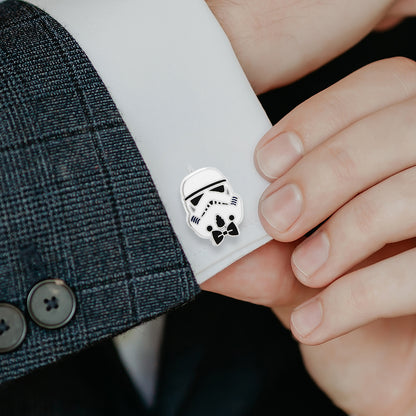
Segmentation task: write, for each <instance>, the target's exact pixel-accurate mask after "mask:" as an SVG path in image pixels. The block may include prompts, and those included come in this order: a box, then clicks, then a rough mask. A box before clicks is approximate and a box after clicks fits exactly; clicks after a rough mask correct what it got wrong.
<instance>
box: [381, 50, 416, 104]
mask: <svg viewBox="0 0 416 416" xmlns="http://www.w3.org/2000/svg"><path fill="white" fill-rule="evenodd" d="M388 61H389V65H388V68H387V70H388V72H389V73H390V74H391V76H392V77H393V78H394V79H396V80H397V81H398V84H399V85H400V86H401V87H402V88H403V90H404V92H405V94H406V96H410V95H412V93H414V90H415V88H416V62H415V61H413V60H412V59H409V58H405V57H402V56H399V57H395V58H391V59H389V60H388Z"/></svg>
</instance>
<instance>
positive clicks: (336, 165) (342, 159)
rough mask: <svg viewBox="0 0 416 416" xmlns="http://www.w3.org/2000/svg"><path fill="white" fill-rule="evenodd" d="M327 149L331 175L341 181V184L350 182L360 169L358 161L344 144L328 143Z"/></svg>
mask: <svg viewBox="0 0 416 416" xmlns="http://www.w3.org/2000/svg"><path fill="white" fill-rule="evenodd" d="M327 151H328V159H327V160H328V161H329V163H328V166H329V170H330V173H331V175H333V176H334V178H335V179H336V180H338V181H340V182H341V186H342V185H343V184H345V183H350V182H351V180H352V179H353V178H354V177H355V176H356V173H357V171H358V169H357V168H358V166H357V163H356V161H355V160H354V158H353V157H352V155H351V153H350V151H349V150H348V149H346V148H345V147H343V146H342V145H339V144H334V143H331V144H329V145H328V147H327ZM338 185H339V184H338Z"/></svg>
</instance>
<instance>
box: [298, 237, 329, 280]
mask: <svg viewBox="0 0 416 416" xmlns="http://www.w3.org/2000/svg"><path fill="white" fill-rule="evenodd" d="M328 256H329V239H328V236H327V234H326V233H325V232H324V231H317V232H316V233H315V234H313V235H312V236H311V237H309V238H308V239H306V240H305V241H304V242H303V243H302V244H300V245H299V246H298V247H296V249H295V251H294V252H293V255H292V262H293V265H294V266H295V267H296V268H297V269H298V270H299V271H300V272H301V273H302V274H303V275H304V276H305V277H309V276H311V275H312V274H314V273H315V272H316V271H317V270H318V269H319V268H321V267H322V266H323V265H324V264H325V262H326V261H327V260H328Z"/></svg>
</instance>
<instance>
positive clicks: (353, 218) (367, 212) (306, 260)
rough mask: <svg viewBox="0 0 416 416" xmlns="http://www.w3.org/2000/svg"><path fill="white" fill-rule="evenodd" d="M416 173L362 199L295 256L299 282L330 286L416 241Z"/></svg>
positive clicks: (383, 185)
mask: <svg viewBox="0 0 416 416" xmlns="http://www.w3.org/2000/svg"><path fill="white" fill-rule="evenodd" d="M415 189H416V168H415V167H413V168H410V169H407V170H405V171H402V172H400V173H398V174H396V175H394V176H392V177H390V178H388V179H386V180H385V181H383V182H381V183H379V184H377V185H375V186H373V187H372V188H370V189H369V190H367V191H365V192H363V193H361V194H359V195H358V196H357V197H355V198H354V199H352V200H351V201H350V202H348V203H347V204H346V205H344V206H343V207H342V208H340V209H339V210H338V211H337V212H336V213H335V214H334V215H333V216H331V217H330V218H329V219H328V220H327V221H326V222H325V223H324V224H323V225H322V226H321V227H320V228H319V229H318V230H317V231H316V232H315V233H314V234H313V235H312V236H310V237H308V238H307V239H306V240H304V241H303V242H302V243H301V244H300V245H299V246H298V247H296V249H295V250H294V252H293V254H292V267H293V270H294V273H295V275H296V277H297V278H298V279H299V280H300V281H301V282H302V283H303V284H305V285H307V286H310V287H323V286H327V285H328V284H329V283H331V282H332V281H333V280H335V279H337V278H338V277H339V276H340V275H342V274H343V273H345V272H347V271H348V270H350V269H351V268H352V267H353V266H354V265H356V264H358V263H359V262H361V261H362V260H364V259H365V258H367V257H368V256H370V255H371V254H373V253H375V252H376V251H378V250H379V249H381V248H382V247H384V246H385V245H386V244H389V243H394V242H398V241H402V240H406V239H409V238H412V237H415V236H416V214H415V209H414V207H415V206H416V192H415Z"/></svg>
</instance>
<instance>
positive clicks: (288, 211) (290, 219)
mask: <svg viewBox="0 0 416 416" xmlns="http://www.w3.org/2000/svg"><path fill="white" fill-rule="evenodd" d="M302 200H303V198H302V193H301V192H300V189H299V188H298V187H297V186H296V185H292V184H290V185H285V186H284V187H283V188H280V189H279V190H278V191H276V192H274V193H273V194H271V195H269V196H268V197H267V198H266V199H264V200H263V201H262V202H261V208H260V210H261V213H262V215H263V217H264V218H265V220H266V221H267V222H268V223H269V224H270V225H271V226H272V227H273V228H275V229H276V230H277V231H278V232H281V233H282V232H284V231H286V230H287V229H288V228H290V226H291V225H292V224H293V223H294V222H295V221H296V220H297V219H298V218H299V216H300V214H301V211H302Z"/></svg>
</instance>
